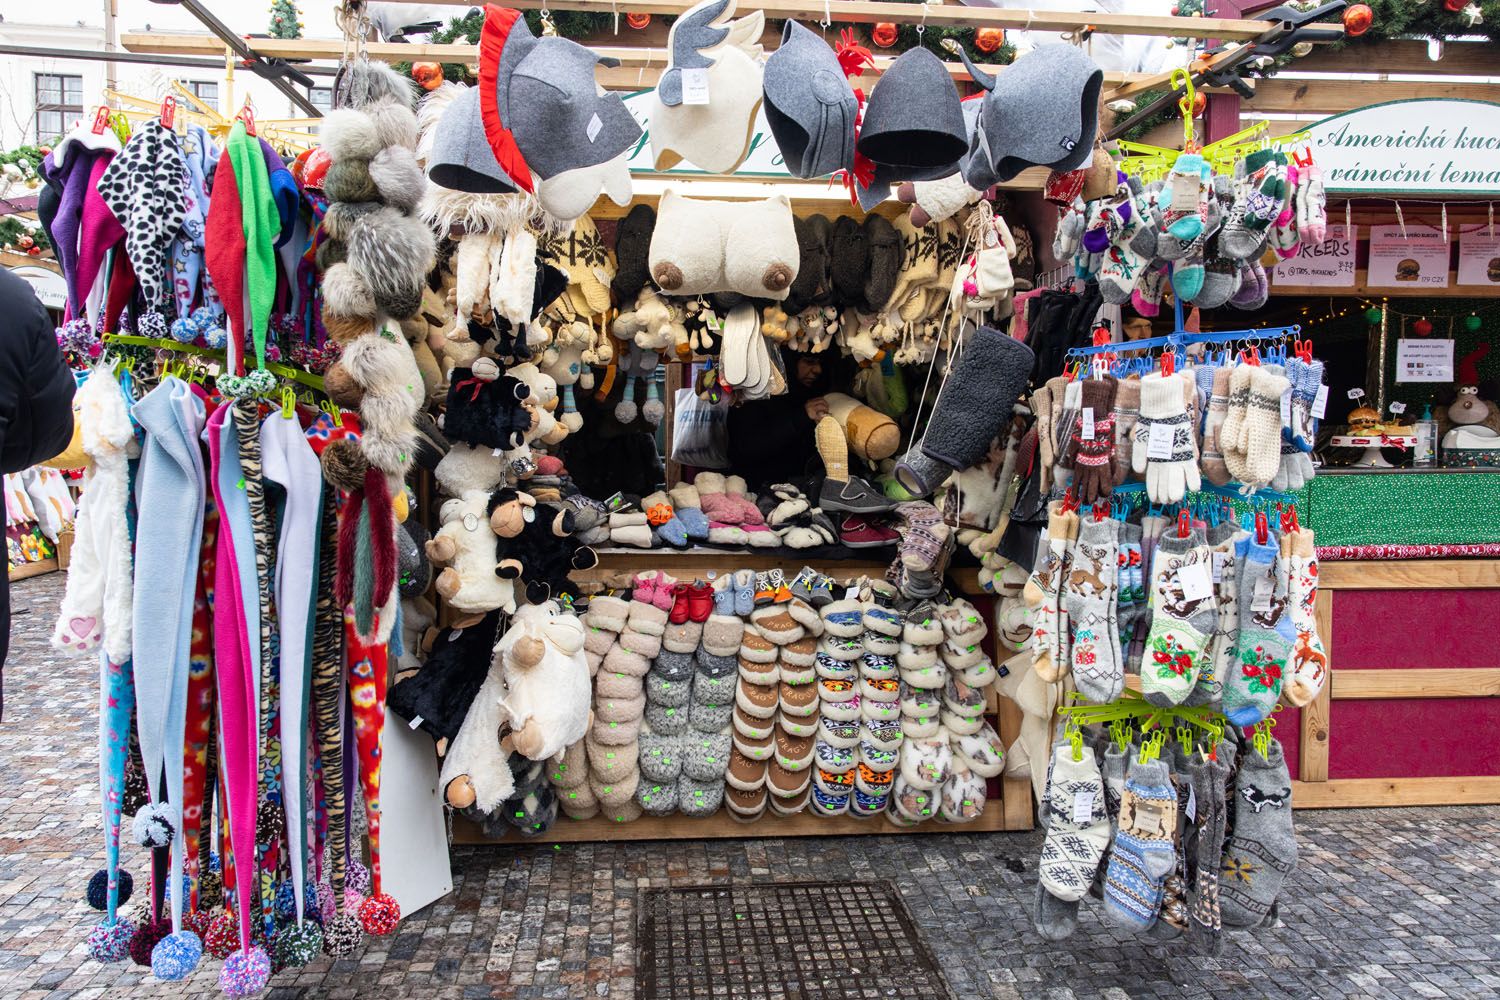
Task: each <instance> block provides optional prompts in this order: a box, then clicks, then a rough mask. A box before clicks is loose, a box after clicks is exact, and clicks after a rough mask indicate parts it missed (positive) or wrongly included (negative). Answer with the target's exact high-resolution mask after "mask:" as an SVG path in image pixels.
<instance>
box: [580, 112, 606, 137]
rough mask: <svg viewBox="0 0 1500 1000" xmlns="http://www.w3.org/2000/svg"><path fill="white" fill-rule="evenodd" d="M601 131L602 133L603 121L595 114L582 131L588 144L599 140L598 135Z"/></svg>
mask: <svg viewBox="0 0 1500 1000" xmlns="http://www.w3.org/2000/svg"><path fill="white" fill-rule="evenodd" d="M602 131H604V119H602V118H600V117H599V116H598V115H597V114H595V115H594V116H593V117H592V118H590V119H589V123H588V125H587V126H586V127H585V129H584V134H585V135H587V136H588V139H589V142H593V141H594V140H595V139H597V138H599V133H600V132H602Z"/></svg>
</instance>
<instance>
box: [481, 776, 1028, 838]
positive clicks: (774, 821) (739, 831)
mask: <svg viewBox="0 0 1500 1000" xmlns="http://www.w3.org/2000/svg"><path fill="white" fill-rule="evenodd" d="M1028 787H1029V786H1028ZM1029 811H1030V810H1029V808H1028V815H1027V817H1026V825H1025V826H1023V827H1014V826H1007V825H1006V819H1007V817H1006V810H1005V807H1004V804H1003V803H1002V802H1000V801H997V800H996V799H990V800H989V801H988V802H986V803H985V805H984V812H983V813H982V814H981V815H980V816H979V818H978V819H976V820H974V822H972V823H944V822H941V821H938V820H933V821H930V822H926V823H920V824H918V825H917V826H897V825H895V824H894V823H892V822H890V821H889V820H887V819H886V818H885V817H884V816H872V817H870V818H868V819H862V818H860V817H858V816H847V815H846V816H836V817H829V816H817V815H814V814H812V813H808V812H805V811H804V812H800V813H798V814H797V815H795V816H777V815H775V814H774V813H772V812H770V810H769V808H768V809H767V811H766V813H765V814H764V815H762V816H761V817H760V819H757V820H753V821H752V822H749V823H741V822H740V821H739V820H737V819H735V818H734V817H733V816H732V815H730V813H729V810H728V809H725V808H721V809H720V810H719V811H718V812H716V813H714V814H713V815H712V816H705V817H702V818H701V819H694V818H692V817H690V816H682V815H672V816H642V817H640V818H639V819H635V820H631V821H630V822H628V823H616V822H614V821H612V820H608V819H603V818H601V817H597V816H596V817H594V818H593V819H584V820H574V819H568V818H567V817H566V816H562V815H559V816H558V818H557V822H555V823H553V824H552V828H551V829H550V830H548V831H547V832H546V833H545V834H543V835H542V836H540V837H523V836H521V835H520V834H519V833H516V832H515V831H514V830H512V831H510V832H509V833H507V834H506V835H505V836H504V837H501V838H499V839H495V838H491V837H486V836H485V835H484V831H482V830H481V829H480V828H479V827H478V826H477V825H475V824H474V823H471V822H470V821H469V820H466V819H464V818H463V817H461V816H458V815H455V816H454V817H453V838H452V842H453V843H455V844H507V845H509V844H516V845H520V844H576V843H584V842H588V841H604V840H720V839H726V838H728V839H741V840H744V839H754V838H760V837H848V836H858V835H860V834H867V833H881V834H905V833H999V832H1002V831H1005V830H1016V829H1023V830H1029V829H1031V817H1030V815H1029Z"/></svg>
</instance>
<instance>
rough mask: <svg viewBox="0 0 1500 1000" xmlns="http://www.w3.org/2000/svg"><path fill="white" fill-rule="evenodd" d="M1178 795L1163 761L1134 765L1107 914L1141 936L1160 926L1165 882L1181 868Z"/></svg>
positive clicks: (1112, 862)
mask: <svg viewBox="0 0 1500 1000" xmlns="http://www.w3.org/2000/svg"><path fill="white" fill-rule="evenodd" d="M1176 825H1177V793H1176V792H1174V791H1173V790H1172V779H1171V777H1170V776H1169V775H1168V773H1167V766H1166V765H1165V764H1164V763H1162V762H1161V761H1159V760H1153V761H1146V762H1144V763H1143V762H1142V761H1140V760H1138V759H1136V760H1132V762H1131V765H1130V771H1129V773H1128V774H1127V775H1126V778H1125V789H1124V792H1123V793H1122V795H1121V797H1120V820H1119V830H1118V832H1116V834H1115V842H1114V847H1113V848H1112V849H1111V851H1110V859H1109V869H1108V871H1107V872H1106V873H1105V879H1104V914H1105V916H1106V917H1108V918H1109V919H1110V920H1111V921H1113V922H1114V923H1117V924H1120V925H1121V926H1124V927H1130V928H1133V929H1135V930H1137V931H1142V930H1145V929H1146V928H1148V927H1150V926H1151V924H1153V923H1154V922H1155V921H1156V916H1157V912H1158V911H1159V910H1160V908H1161V894H1162V879H1164V878H1165V877H1166V875H1167V873H1168V872H1170V871H1171V870H1172V869H1173V867H1174V866H1175V865H1176V863H1177V852H1176V851H1175V850H1173V847H1172V835H1173V831H1174V830H1175V828H1176Z"/></svg>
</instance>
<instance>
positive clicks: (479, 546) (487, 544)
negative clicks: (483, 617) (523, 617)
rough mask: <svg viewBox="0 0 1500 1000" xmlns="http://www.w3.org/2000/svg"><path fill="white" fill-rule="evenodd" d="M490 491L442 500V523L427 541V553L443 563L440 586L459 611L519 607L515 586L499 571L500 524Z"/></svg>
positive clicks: (481, 611)
mask: <svg viewBox="0 0 1500 1000" xmlns="http://www.w3.org/2000/svg"><path fill="white" fill-rule="evenodd" d="M489 508H490V495H489V493H487V492H484V491H481V490H470V491H467V492H465V493H464V494H463V496H460V497H458V498H457V499H454V500H449V501H447V502H446V503H444V504H443V506H442V507H441V508H440V510H439V513H438V518H439V520H441V521H442V527H440V528H438V531H437V534H436V535H435V536H434V537H433V538H432V539H431V540H430V541H428V543H427V558H429V559H431V560H432V561H433V563H434V564H437V565H440V566H443V567H444V569H443V570H442V572H440V573H439V574H438V578H437V592H438V593H439V594H440V595H442V598H443V600H445V601H447V602H448V606H449V607H451V608H453V609H454V610H455V611H462V612H468V613H471V614H484V613H486V612H490V611H494V610H496V609H500V610H502V611H505V612H507V613H508V612H511V611H514V610H515V606H516V600H515V586H514V584H513V583H512V582H511V581H510V580H508V579H504V578H502V577H500V576H498V575H497V574H496V573H495V538H496V534H495V527H494V526H493V525H492V524H491V521H490V509H489Z"/></svg>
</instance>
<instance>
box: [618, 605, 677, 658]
mask: <svg viewBox="0 0 1500 1000" xmlns="http://www.w3.org/2000/svg"><path fill="white" fill-rule="evenodd" d="M636 606H637V607H640V605H636ZM652 610H653V611H655V610H656V609H655V608H652ZM635 625H636V623H635V622H633V621H632V622H631V623H630V624H628V625H626V626H625V631H623V632H621V633H620V636H619V638H618V639H616V640H615V641H616V642H618V643H619V644H620V648H621V649H624V650H627V651H628V652H631V653H635V654H636V655H637V656H643V657H645V658H646V659H648V660H654V659H656V657H657V656H658V655H659V654H660V653H661V632H642V631H641V630H639V629H637V628H636V627H635ZM662 631H663V632H664V631H666V629H665V627H663V629H662Z"/></svg>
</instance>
